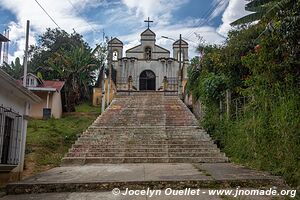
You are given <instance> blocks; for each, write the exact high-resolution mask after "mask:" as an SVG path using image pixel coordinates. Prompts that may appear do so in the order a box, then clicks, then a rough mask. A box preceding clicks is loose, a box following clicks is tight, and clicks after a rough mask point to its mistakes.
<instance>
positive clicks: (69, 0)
mask: <svg viewBox="0 0 300 200" xmlns="http://www.w3.org/2000/svg"><path fill="white" fill-rule="evenodd" d="M68 2H69V3H70V5H71V6H72V7H73V9H74V10H75V11H76V12H78V13H79V11H78V9H77V8H76V7H75V5H74V4H73V3H72V2H71V0H68ZM86 23H87V24H88V25H89V26H90V27H91V28H92V30H93V31H94V32H97V31H96V30H95V29H94V27H93V26H92V25H91V24H90V23H89V22H88V21H86Z"/></svg>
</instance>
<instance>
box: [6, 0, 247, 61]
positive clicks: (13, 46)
mask: <svg viewBox="0 0 300 200" xmlns="http://www.w3.org/2000/svg"><path fill="white" fill-rule="evenodd" d="M37 1H38V2H39V3H40V4H41V5H42V6H43V7H44V8H45V9H46V11H47V12H48V13H49V14H50V16H51V17H52V18H53V19H54V20H55V22H56V23H57V24H58V25H59V26H60V27H61V28H62V29H64V30H66V31H67V32H72V31H73V29H75V30H76V31H77V32H79V33H80V34H82V35H83V36H84V39H85V40H86V41H87V42H88V43H89V44H90V46H91V47H95V45H96V44H97V43H100V42H102V40H103V33H105V35H106V36H108V37H118V38H119V39H121V40H122V41H123V43H124V50H126V49H128V48H130V47H133V46H135V45H137V44H138V43H139V39H140V38H139V37H140V33H141V32H142V31H143V30H145V29H146V28H147V26H146V23H144V20H145V19H146V18H147V17H150V18H151V19H152V20H154V23H153V24H151V29H152V30H153V31H154V32H155V33H156V35H157V38H156V39H157V44H159V45H161V46H163V47H165V48H169V49H171V45H172V42H173V41H171V40H167V39H163V38H162V37H161V36H168V37H171V38H174V39H177V38H178V37H179V34H180V33H181V34H182V35H183V37H184V39H186V40H187V41H188V42H189V44H190V57H193V56H195V55H196V54H197V53H196V51H195V47H196V46H197V43H198V37H197V36H196V34H198V35H200V36H201V37H203V38H204V40H205V41H206V42H207V43H215V44H221V43H222V42H224V41H225V39H226V36H227V33H228V31H229V30H230V29H231V27H230V25H229V24H230V22H232V21H234V20H235V19H238V18H240V17H242V16H244V15H245V14H246V12H245V10H244V5H245V1H244V0H37ZM27 19H29V20H30V22H31V29H30V44H36V42H37V38H38V36H39V35H41V34H42V33H43V32H44V31H45V29H46V28H48V27H50V28H55V27H56V25H55V24H54V23H53V22H52V21H51V19H50V18H49V17H48V16H47V15H46V14H45V13H44V12H43V11H42V9H41V8H40V7H39V6H38V4H37V3H36V2H35V0H1V1H0V32H3V31H4V30H5V29H9V30H10V40H11V42H10V50H9V60H10V61H11V60H13V59H14V58H15V57H17V56H19V57H22V55H23V49H24V46H25V25H26V20H27Z"/></svg>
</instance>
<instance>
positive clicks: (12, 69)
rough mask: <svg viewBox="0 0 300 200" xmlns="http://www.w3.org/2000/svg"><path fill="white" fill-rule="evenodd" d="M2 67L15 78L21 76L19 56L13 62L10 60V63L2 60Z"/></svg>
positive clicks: (21, 67)
mask: <svg viewBox="0 0 300 200" xmlns="http://www.w3.org/2000/svg"><path fill="white" fill-rule="evenodd" d="M2 69H3V70H4V71H5V72H6V73H8V74H9V75H11V76H12V77H13V78H15V79H20V78H21V77H22V76H23V65H22V64H21V62H20V58H19V57H17V58H16V59H15V62H13V61H12V62H11V64H10V65H9V64H7V63H6V62H4V65H3V68H2Z"/></svg>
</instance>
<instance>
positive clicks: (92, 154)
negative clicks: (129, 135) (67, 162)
mask: <svg viewBox="0 0 300 200" xmlns="http://www.w3.org/2000/svg"><path fill="white" fill-rule="evenodd" d="M219 156H225V154H223V153H219V152H218V153H210V152H193V153H191V152H188V153H184V152H172V153H170V152H72V153H68V154H67V157H170V158H172V157H219Z"/></svg>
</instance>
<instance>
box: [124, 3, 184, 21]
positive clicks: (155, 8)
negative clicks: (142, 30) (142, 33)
mask: <svg viewBox="0 0 300 200" xmlns="http://www.w3.org/2000/svg"><path fill="white" fill-rule="evenodd" d="M188 1H189V0H173V1H172V2H170V1H169V0H122V2H123V3H124V4H125V5H126V6H127V7H128V8H129V9H130V10H133V11H134V12H135V14H136V16H137V17H143V18H144V19H146V18H147V17H150V18H152V19H154V20H155V21H157V22H158V24H159V25H166V24H169V22H170V19H171V17H172V15H171V13H172V12H173V11H174V10H176V9H179V8H180V6H182V5H183V4H186V3H188ZM158 19H159V20H158Z"/></svg>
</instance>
